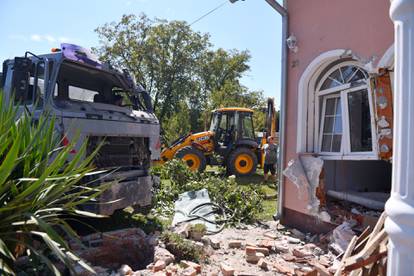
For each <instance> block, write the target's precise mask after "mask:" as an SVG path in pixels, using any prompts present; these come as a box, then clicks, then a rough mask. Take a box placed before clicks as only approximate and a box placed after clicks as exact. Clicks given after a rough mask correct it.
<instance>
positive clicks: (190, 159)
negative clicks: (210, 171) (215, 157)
mask: <svg viewBox="0 0 414 276" xmlns="http://www.w3.org/2000/svg"><path fill="white" fill-rule="evenodd" d="M175 157H177V158H180V159H181V160H183V161H184V162H185V163H186V164H187V166H188V167H189V168H190V170H192V171H199V172H202V171H204V170H205V169H206V165H207V160H206V157H205V156H204V154H203V152H202V151H200V150H198V149H196V148H193V147H190V146H187V147H184V148H182V149H180V150H179V151H177V153H176V154H175Z"/></svg>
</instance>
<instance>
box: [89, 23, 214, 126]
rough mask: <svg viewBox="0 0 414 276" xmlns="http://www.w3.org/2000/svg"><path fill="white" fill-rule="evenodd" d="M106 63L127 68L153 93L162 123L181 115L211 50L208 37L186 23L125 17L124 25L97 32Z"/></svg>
mask: <svg viewBox="0 0 414 276" xmlns="http://www.w3.org/2000/svg"><path fill="white" fill-rule="evenodd" d="M96 32H97V33H98V35H99V37H100V39H101V44H103V46H101V47H99V48H97V49H96V51H97V52H98V53H99V54H100V56H101V59H102V60H103V61H109V62H111V63H112V64H113V65H115V66H116V67H119V68H126V69H128V71H130V72H131V73H132V74H133V75H134V76H135V78H136V80H137V81H138V82H139V83H140V84H142V85H143V86H144V88H145V89H146V90H147V91H148V92H149V93H150V95H151V97H152V99H153V103H154V110H155V112H156V113H157V115H158V117H159V119H160V121H161V122H163V121H164V118H165V117H170V116H171V115H172V114H174V113H176V112H178V111H179V105H177V103H178V102H181V101H185V100H187V99H188V97H189V95H190V94H191V93H192V91H193V89H194V88H195V84H194V73H195V68H196V66H197V63H198V60H199V59H200V58H201V56H202V55H203V53H204V51H205V50H206V48H207V47H209V46H210V45H209V42H208V35H206V34H204V35H203V34H200V33H198V32H194V31H192V30H191V28H190V26H189V25H188V24H187V23H185V22H182V21H171V22H167V21H165V20H159V19H155V20H150V19H149V18H148V17H147V16H146V15H141V16H139V17H136V16H135V15H124V16H123V17H122V19H121V21H120V22H118V23H111V24H105V25H104V26H102V27H99V28H97V29H96Z"/></svg>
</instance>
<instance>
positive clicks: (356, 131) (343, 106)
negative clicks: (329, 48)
mask: <svg viewBox="0 0 414 276" xmlns="http://www.w3.org/2000/svg"><path fill="white" fill-rule="evenodd" d="M315 88H316V89H315V91H316V102H315V104H316V110H315V111H316V113H317V114H318V116H315V120H316V122H315V126H316V129H317V137H316V138H317V139H315V143H316V145H315V148H316V149H317V152H318V153H320V154H321V155H326V156H333V157H335V156H352V155H361V154H372V153H373V152H374V149H373V142H372V141H373V137H374V135H375V134H374V131H373V128H374V127H373V114H374V113H373V110H372V99H371V95H370V93H369V80H368V74H367V73H366V72H365V71H364V70H363V69H362V68H360V67H358V66H357V65H356V64H355V63H354V62H352V61H346V62H341V63H339V64H338V63H336V64H334V65H331V66H330V67H328V68H327V69H326V70H324V73H322V74H321V76H320V78H319V81H318V82H317V84H316V87H315Z"/></svg>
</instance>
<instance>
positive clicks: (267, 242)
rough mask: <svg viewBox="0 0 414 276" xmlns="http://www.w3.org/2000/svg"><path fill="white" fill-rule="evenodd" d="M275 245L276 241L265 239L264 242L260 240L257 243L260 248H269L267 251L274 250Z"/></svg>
mask: <svg viewBox="0 0 414 276" xmlns="http://www.w3.org/2000/svg"><path fill="white" fill-rule="evenodd" d="M274 245H275V241H274V240H271V239H264V240H260V241H259V242H258V243H257V246H258V247H265V248H267V249H269V250H270V249H272V247H273V246H274Z"/></svg>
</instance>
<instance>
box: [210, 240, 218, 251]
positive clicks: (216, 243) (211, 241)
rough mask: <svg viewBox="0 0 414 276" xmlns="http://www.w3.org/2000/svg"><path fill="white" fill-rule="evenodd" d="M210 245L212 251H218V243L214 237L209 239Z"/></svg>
mask: <svg viewBox="0 0 414 276" xmlns="http://www.w3.org/2000/svg"><path fill="white" fill-rule="evenodd" d="M210 245H211V247H212V248H213V249H220V241H219V240H218V239H216V238H214V237H211V238H210Z"/></svg>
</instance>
